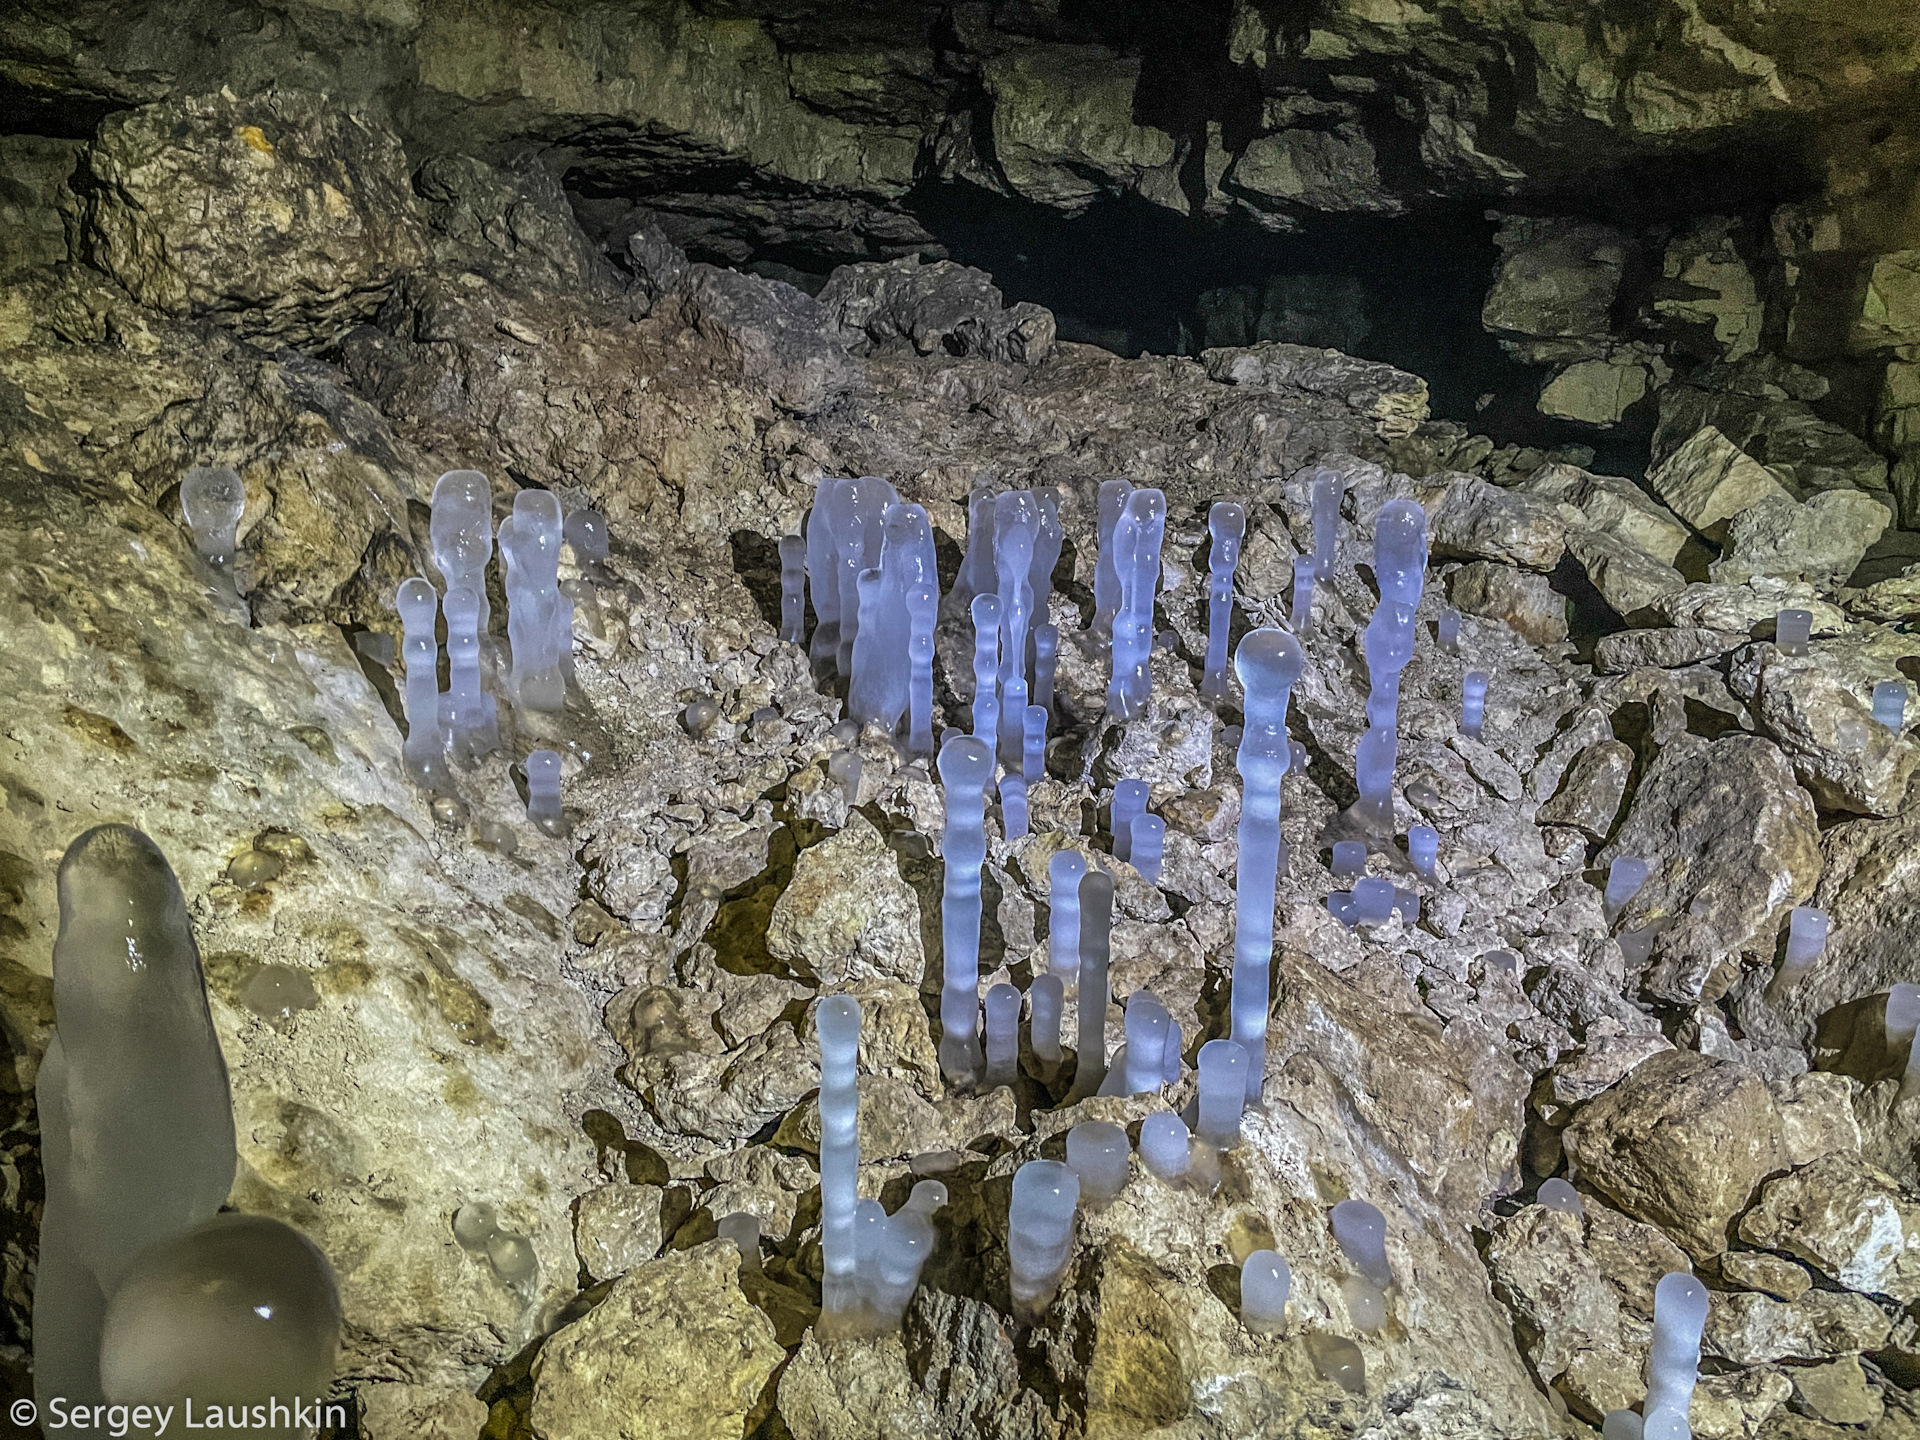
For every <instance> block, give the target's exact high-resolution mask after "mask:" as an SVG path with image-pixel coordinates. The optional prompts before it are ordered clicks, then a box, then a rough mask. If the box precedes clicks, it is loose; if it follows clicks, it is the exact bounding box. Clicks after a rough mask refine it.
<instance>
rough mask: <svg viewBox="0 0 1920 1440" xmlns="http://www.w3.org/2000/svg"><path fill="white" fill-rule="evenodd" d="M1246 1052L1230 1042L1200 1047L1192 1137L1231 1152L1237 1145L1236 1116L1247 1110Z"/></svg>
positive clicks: (1213, 1041) (1237, 1119) (1213, 1042)
mask: <svg viewBox="0 0 1920 1440" xmlns="http://www.w3.org/2000/svg"><path fill="white" fill-rule="evenodd" d="M1249 1089H1250V1087H1249V1085H1248V1084H1247V1052H1246V1051H1245V1050H1244V1049H1242V1048H1241V1047H1240V1046H1239V1045H1237V1044H1235V1043H1234V1042H1233V1041H1231V1040H1209V1041H1208V1042H1207V1043H1206V1044H1204V1045H1202V1046H1201V1047H1200V1094H1199V1102H1198V1103H1199V1110H1198V1118H1197V1123H1196V1124H1195V1125H1194V1127H1193V1133H1194V1135H1195V1136H1196V1137H1197V1138H1198V1139H1201V1140H1204V1141H1206V1142H1207V1143H1208V1144H1209V1145H1214V1146H1217V1147H1218V1148H1220V1149H1222V1150H1231V1149H1232V1148H1233V1147H1234V1146H1236V1145H1238V1144H1239V1143H1240V1116H1241V1113H1242V1112H1243V1111H1244V1110H1245V1109H1246V1108H1247V1094H1248V1091H1249Z"/></svg>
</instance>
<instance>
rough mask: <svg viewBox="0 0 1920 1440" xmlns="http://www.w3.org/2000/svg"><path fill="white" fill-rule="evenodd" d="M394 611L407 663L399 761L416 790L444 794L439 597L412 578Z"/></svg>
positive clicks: (396, 600) (448, 779) (446, 776)
mask: <svg viewBox="0 0 1920 1440" xmlns="http://www.w3.org/2000/svg"><path fill="white" fill-rule="evenodd" d="M393 608H394V609H396V610H398V611H399V612H400V624H401V627H402V630H403V635H404V638H403V639H402V640H401V644H400V649H401V653H402V654H403V655H404V656H405V657H406V662H407V738H406V743H405V744H404V745H402V746H401V749H400V754H401V758H402V759H403V760H404V761H405V762H406V766H407V774H408V775H410V776H412V777H413V782H414V783H415V784H416V785H419V786H422V787H423V788H425V789H428V790H444V789H446V788H447V787H448V786H449V785H451V784H452V783H453V777H452V776H451V775H449V774H448V772H447V746H446V736H445V735H444V734H443V733H442V732H441V729H440V642H439V640H438V638H437V637H436V633H435V621H436V620H437V618H438V617H439V613H440V597H439V595H438V594H436V593H435V591H434V588H433V586H432V585H430V584H429V583H427V582H426V581H425V580H422V579H421V578H420V577H419V576H417V575H416V576H415V577H414V578H413V579H411V580H403V581H401V582H400V588H399V590H398V591H396V592H395V594H394V597H393Z"/></svg>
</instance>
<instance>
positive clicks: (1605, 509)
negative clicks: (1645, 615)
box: [1514, 465, 1692, 565]
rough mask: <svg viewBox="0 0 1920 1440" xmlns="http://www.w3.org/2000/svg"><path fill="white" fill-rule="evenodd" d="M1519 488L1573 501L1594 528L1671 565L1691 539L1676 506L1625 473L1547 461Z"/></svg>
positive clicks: (1559, 500) (1568, 502) (1545, 497)
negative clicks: (1670, 506) (1596, 471)
mask: <svg viewBox="0 0 1920 1440" xmlns="http://www.w3.org/2000/svg"><path fill="white" fill-rule="evenodd" d="M1514 488H1515V489H1517V490H1520V491H1522V492H1524V493H1526V494H1528V495H1537V496H1538V497H1539V498H1540V499H1542V500H1551V501H1553V502H1555V503H1556V504H1561V505H1571V506H1573V507H1574V508H1575V509H1577V510H1578V511H1580V513H1581V514H1582V515H1584V516H1585V517H1586V520H1587V523H1588V524H1589V525H1590V526H1592V528H1594V529H1595V530H1602V531H1605V532H1606V533H1607V534H1609V535H1612V536H1614V537H1615V538H1616V539H1620V540H1625V541H1626V542H1628V543H1629V544H1631V545H1635V546H1637V547H1639V548H1640V549H1642V550H1644V551H1646V552H1647V554H1649V555H1651V556H1653V558H1654V559H1656V560H1659V561H1662V562H1664V563H1665V564H1668V565H1671V564H1673V563H1674V562H1675V561H1676V560H1677V559H1678V557H1679V555H1680V551H1681V549H1682V548H1683V547H1684V546H1685V545H1686V543H1687V541H1688V540H1689V539H1691V538H1692V536H1691V532H1690V531H1689V530H1688V529H1687V527H1686V526H1685V525H1683V524H1682V523H1681V522H1680V520H1679V518H1678V517H1677V516H1675V515H1674V513H1673V512H1672V511H1671V510H1669V509H1667V507H1666V506H1664V505H1662V504H1661V503H1660V502H1659V501H1658V500H1655V499H1654V498H1653V497H1652V496H1651V495H1649V494H1647V492H1646V491H1644V490H1642V489H1641V488H1640V487H1639V486H1638V485H1636V484H1634V482H1633V481H1631V480H1628V479H1625V478H1623V477H1622V476H1618V475H1595V474H1592V473H1591V472H1589V471H1586V470H1582V469H1580V468H1579V467H1578V466H1576V465H1543V466H1541V467H1540V469H1538V470H1536V471H1534V472H1533V474H1531V475H1529V476H1528V477H1527V478H1526V479H1525V480H1522V481H1521V482H1520V483H1519V485H1517V486H1515V487H1514Z"/></svg>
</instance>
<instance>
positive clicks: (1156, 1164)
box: [1140, 1110, 1193, 1185]
mask: <svg viewBox="0 0 1920 1440" xmlns="http://www.w3.org/2000/svg"><path fill="white" fill-rule="evenodd" d="M1192 1144H1193V1137H1192V1136H1191V1135H1190V1134H1189V1133H1188V1131H1187V1123H1186V1121H1184V1120H1182V1119H1181V1118H1180V1117H1179V1116H1178V1115H1175V1114H1174V1113H1173V1112H1172V1111H1170V1110H1156V1111H1155V1112H1154V1113H1153V1114H1151V1115H1149V1116H1147V1118H1146V1119H1144V1120H1142V1121H1141V1122H1140V1162H1141V1163H1142V1164H1143V1165H1145V1166H1146V1167H1147V1170H1148V1172H1149V1173H1150V1174H1152V1175H1154V1176H1156V1177H1158V1178H1159V1179H1161V1180H1164V1181H1165V1182H1166V1183H1167V1184H1169V1185H1177V1184H1178V1183H1179V1182H1180V1181H1182V1180H1184V1179H1185V1178H1186V1175H1187V1165H1188V1162H1189V1159H1190V1157H1191V1154H1192V1149H1191V1147H1192Z"/></svg>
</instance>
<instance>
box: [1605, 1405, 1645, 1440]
mask: <svg viewBox="0 0 1920 1440" xmlns="http://www.w3.org/2000/svg"><path fill="white" fill-rule="evenodd" d="M1645 1436H1646V1430H1645V1428H1644V1426H1643V1423H1642V1421H1641V1419H1640V1416H1639V1415H1638V1414H1637V1413H1635V1412H1634V1411H1632V1410H1609V1411H1608V1412H1607V1418H1606V1420H1605V1421H1604V1422H1602V1424H1601V1426H1600V1440H1645Z"/></svg>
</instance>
